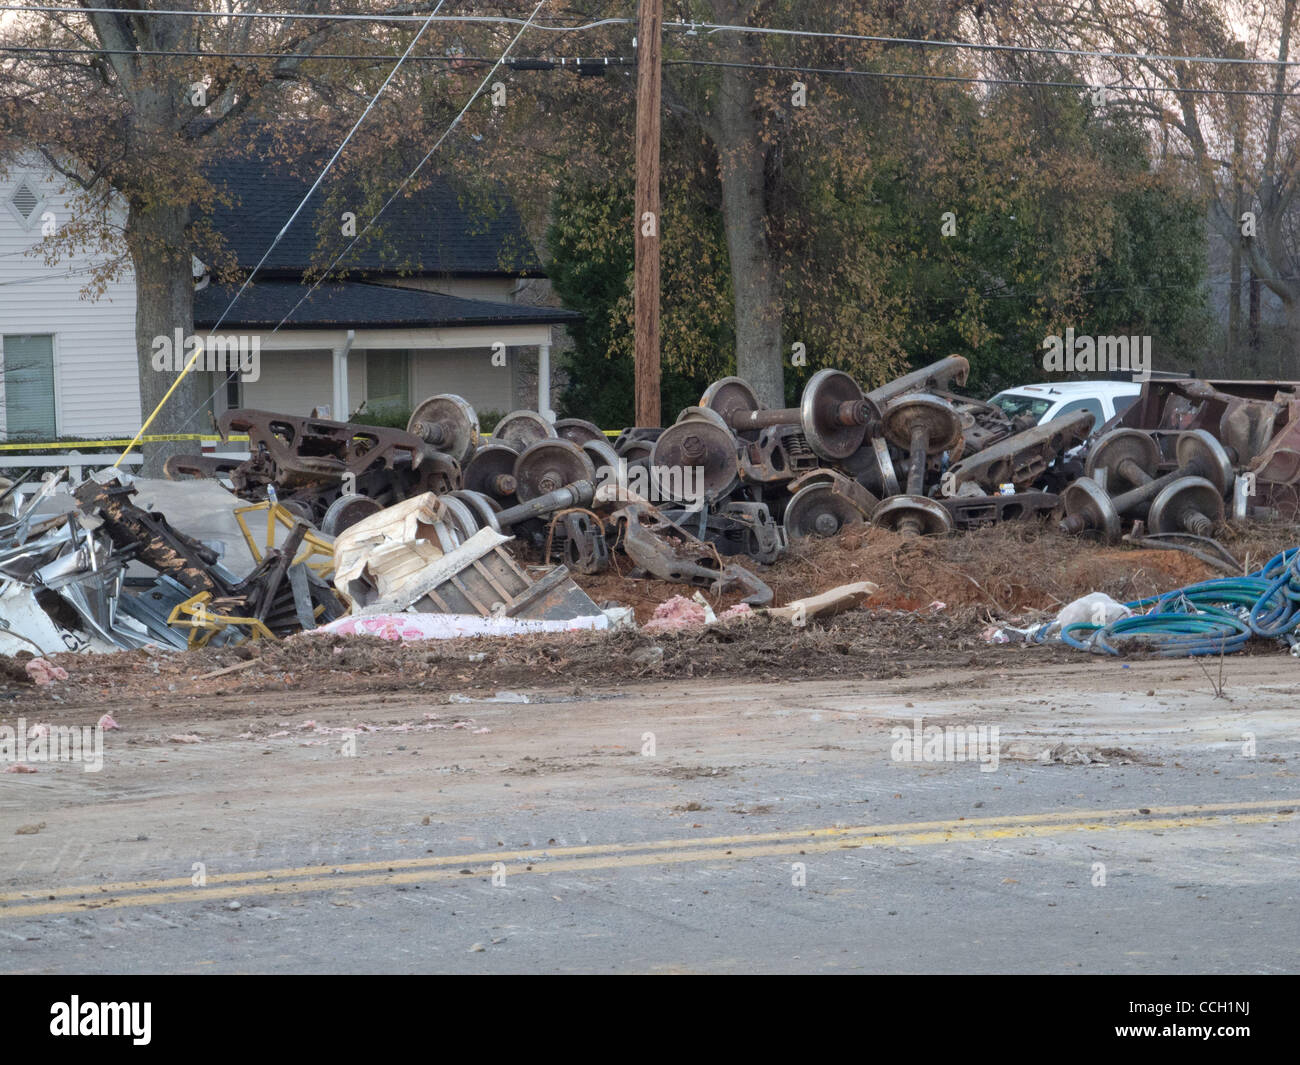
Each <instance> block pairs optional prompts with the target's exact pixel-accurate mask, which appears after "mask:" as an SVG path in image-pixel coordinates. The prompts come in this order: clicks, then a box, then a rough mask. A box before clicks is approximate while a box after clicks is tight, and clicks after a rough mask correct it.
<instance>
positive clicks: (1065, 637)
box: [1061, 547, 1300, 658]
mask: <svg viewBox="0 0 1300 1065" xmlns="http://www.w3.org/2000/svg"><path fill="white" fill-rule="evenodd" d="M1124 605H1125V606H1127V607H1128V608H1129V609H1130V610H1140V609H1142V608H1143V607H1150V608H1151V609H1149V610H1147V611H1146V612H1145V613H1142V614H1134V615H1132V616H1130V617H1126V618H1120V619H1119V620H1118V621H1113V622H1111V623H1110V624H1109V625H1092V624H1089V623H1087V622H1076V623H1075V624H1073V625H1067V626H1065V628H1063V629H1062V630H1061V640H1062V641H1063V642H1064V643H1067V644H1069V645H1070V646H1071V647H1077V648H1078V649H1079V650H1081V651H1094V652H1098V653H1103V654H1111V655H1118V654H1121V653H1123V651H1124V650H1126V649H1130V648H1131V649H1133V650H1144V651H1149V652H1151V653H1153V654H1156V655H1159V656H1161V657H1164V658H1185V657H1187V656H1190V655H1220V654H1231V653H1232V652H1234V651H1240V650H1241V649H1242V648H1243V647H1245V646H1246V644H1247V642H1249V641H1250V640H1251V638H1252V637H1256V636H1258V637H1262V638H1264V639H1273V638H1284V637H1287V636H1290V635H1291V634H1292V633H1294V632H1295V630H1296V628H1297V627H1300V547H1292V548H1289V549H1288V550H1286V551H1283V552H1281V553H1280V554H1278V555H1274V556H1273V558H1272V559H1270V560H1269V561H1268V563H1267V564H1265V565H1264V567H1263V568H1262V569H1258V570H1256V571H1255V572H1254V573H1251V574H1249V575H1248V576H1245V577H1224V578H1221V579H1219V580H1212V581H1201V582H1200V583H1199V584H1189V585H1188V586H1187V587H1185V588H1176V589H1175V590H1174V591H1172V592H1165V593H1164V594H1163V595H1155V596H1151V597H1150V598H1149V599H1138V600H1136V601H1134V602H1132V603H1125V604H1124Z"/></svg>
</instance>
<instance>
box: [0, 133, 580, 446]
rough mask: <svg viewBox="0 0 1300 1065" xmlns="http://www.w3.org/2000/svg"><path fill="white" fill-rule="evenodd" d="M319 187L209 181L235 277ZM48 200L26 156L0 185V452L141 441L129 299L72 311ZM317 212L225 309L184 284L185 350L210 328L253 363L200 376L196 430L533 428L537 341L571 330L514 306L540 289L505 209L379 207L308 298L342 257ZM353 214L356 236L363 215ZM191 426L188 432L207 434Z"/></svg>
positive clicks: (82, 301)
mask: <svg viewBox="0 0 1300 1065" xmlns="http://www.w3.org/2000/svg"><path fill="white" fill-rule="evenodd" d="M319 169H320V168H319V165H318V164H317V162H316V161H315V160H314V159H313V160H310V161H304V162H300V163H299V164H297V165H296V166H294V167H290V166H287V165H286V164H282V163H281V164H272V163H268V162H266V161H264V160H262V159H259V158H252V157H249V158H243V159H237V160H234V161H231V162H228V163H223V164H221V166H220V167H219V168H218V169H216V170H215V171H214V172H213V173H212V174H210V178H211V180H212V181H213V182H214V184H216V185H217V186H218V187H219V188H221V189H222V190H224V192H225V194H226V197H228V202H225V201H224V200H223V202H222V205H221V206H220V207H219V208H217V209H216V210H215V211H214V214H213V217H212V222H213V226H214V228H215V229H216V231H217V232H218V233H220V235H221V238H222V243H223V246H224V251H225V253H226V254H227V255H228V256H229V255H232V254H233V256H234V260H235V262H236V263H237V264H238V268H239V269H240V270H241V271H248V270H250V269H251V268H252V267H253V266H254V265H255V264H256V263H257V262H258V261H259V260H260V259H261V258H262V256H263V254H264V253H265V252H266V250H267V248H268V247H269V246H270V244H271V242H272V240H273V239H274V236H275V234H276V233H278V232H279V231H280V229H281V227H282V226H283V225H284V223H285V222H286V221H287V220H288V218H289V217H290V215H291V214H292V212H293V210H294V208H295V207H296V206H297V204H298V203H299V202H300V201H301V199H302V197H303V196H304V194H305V193H306V191H307V189H308V188H309V187H310V184H311V181H312V180H314V178H315V175H316V174H317V173H318V172H319ZM64 184H65V182H64V180H63V179H62V178H60V177H58V176H57V175H54V174H53V173H52V172H50V171H49V170H48V168H46V167H44V166H42V165H41V159H40V157H39V156H36V155H26V156H23V157H21V158H19V159H17V160H11V161H9V163H8V164H7V165H6V167H5V169H4V172H3V174H0V369H2V372H0V437H3V438H4V439H6V440H7V441H8V442H10V443H12V442H15V441H33V442H35V441H50V440H54V439H56V438H63V439H66V438H111V437H114V436H129V435H131V434H133V433H134V432H135V431H136V430H138V429H139V427H140V424H141V417H142V415H141V410H140V396H139V387H138V369H137V359H136V355H135V290H134V285H133V283H132V281H131V280H130V278H129V276H128V277H127V278H126V279H124V280H122V281H119V282H117V283H114V284H112V285H110V286H109V287H108V289H107V291H106V292H104V293H103V294H102V295H100V296H98V297H96V298H83V297H82V296H81V290H82V288H83V286H84V285H85V284H86V280H87V277H88V274H89V269H90V267H91V266H92V265H93V264H94V259H93V258H92V257H91V256H89V255H79V256H76V257H73V258H67V259H63V260H60V261H59V262H58V263H57V265H54V266H48V265H46V264H45V262H44V258H43V256H42V255H41V254H40V247H41V243H42V240H43V230H44V231H45V232H48V231H49V229H50V227H51V226H58V225H61V224H62V223H63V222H64V221H66V220H67V219H68V218H69V217H70V212H71V205H70V201H71V199H72V197H71V196H70V195H69V194H66V193H65V192H64V191H63V187H64ZM317 196H318V197H320V198H321V202H320V203H317V202H316V200H313V201H312V203H311V205H309V207H308V209H307V210H305V211H304V212H303V213H302V215H301V216H300V217H299V218H298V220H297V221H296V222H295V224H294V226H293V227H291V228H290V229H289V230H288V232H287V233H286V234H285V236H284V237H283V239H282V240H281V241H280V243H279V245H278V246H277V247H276V249H275V252H274V253H273V255H272V256H271V257H270V258H269V259H267V261H266V262H265V264H264V265H263V266H262V268H261V269H260V270H259V271H258V272H257V274H256V275H255V277H254V281H253V284H251V285H250V286H249V287H248V288H247V289H246V290H245V291H244V293H243V295H241V296H240V297H239V298H238V299H235V294H236V292H237V289H238V286H236V285H218V284H215V283H211V282H210V281H208V280H207V279H206V278H202V279H200V280H199V281H198V282H197V283H196V284H197V289H198V290H197V291H196V293H195V307H194V330H195V333H196V334H197V335H198V336H200V337H205V338H208V341H209V344H211V342H212V341H211V336H212V334H211V332H210V331H211V330H213V327H214V326H216V325H217V323H218V321H220V322H221V325H220V329H219V330H217V334H218V335H219V336H220V337H221V338H222V339H223V340H230V341H231V342H233V341H234V340H235V339H236V338H240V339H242V340H243V341H244V342H245V343H246V345H247V344H251V345H252V346H254V347H255V349H256V350H258V351H260V365H259V366H258V372H257V373H256V375H253V374H248V375H239V374H235V375H233V376H232V375H230V374H224V373H218V372H213V371H209V370H205V371H204V372H205V373H206V375H207V377H208V384H209V385H210V386H211V387H209V388H208V389H207V390H206V391H207V392H209V393H212V394H214V399H213V400H212V402H211V414H213V415H215V414H218V413H220V412H221V411H222V410H225V409H227V408H229V407H234V406H241V407H255V408H261V409H266V410H275V411H280V412H283V413H288V414H304V415H305V414H309V413H311V411H312V410H313V409H314V408H329V410H330V412H331V416H332V417H335V418H346V417H348V416H349V415H350V414H352V413H353V412H356V411H358V410H363V411H365V412H372V413H379V412H381V411H385V410H387V411H389V412H393V413H400V412H402V411H409V410H410V409H411V408H412V407H413V406H415V404H417V403H418V402H419V401H420V400H421V399H423V398H424V397H425V396H428V395H431V394H434V393H438V392H455V393H457V394H459V395H462V396H464V397H465V398H466V399H467V400H469V402H470V403H471V404H472V405H474V406H475V407H476V408H477V409H479V410H480V411H488V410H495V411H507V410H511V409H515V408H517V407H520V406H525V405H527V406H532V407H541V408H542V409H546V410H548V411H549V400H550V374H549V352H550V346H551V344H552V341H553V330H554V329H555V327H556V326H557V325H562V324H564V323H566V322H568V321H571V320H573V319H575V318H577V317H578V316H577V315H576V314H574V313H573V312H569V311H564V310H560V309H557V308H555V307H550V306H542V305H538V304H537V303H536V302H530V300H533V301H535V300H536V299H537V298H538V293H537V290H538V285H539V279H542V278H544V274H543V272H542V270H541V265H540V263H539V261H538V260H537V257H536V254H535V252H534V251H533V248H532V246H531V244H530V243H529V242H528V240H527V237H526V236H525V234H524V230H523V227H522V224H521V223H520V220H519V217H518V214H517V213H516V212H515V210H514V209H513V206H512V205H510V204H509V203H508V202H506V201H504V200H502V199H500V198H497V199H495V200H489V201H484V200H482V199H477V200H467V199H466V198H465V195H464V193H463V191H461V190H457V189H456V188H454V187H453V186H452V185H451V184H450V183H449V182H447V181H444V180H442V179H438V178H435V179H433V180H432V182H431V183H430V184H429V185H428V186H427V187H425V188H424V189H423V190H422V191H419V192H417V193H414V194H412V195H411V196H409V197H405V196H403V197H399V198H398V199H397V200H396V201H394V203H393V204H392V206H390V207H389V208H388V210H387V211H386V212H385V214H384V216H383V217H382V219H381V221H380V224H379V225H378V226H377V227H376V228H375V230H374V231H373V232H372V233H371V234H369V235H367V237H366V238H364V239H363V240H362V241H360V242H358V243H357V245H356V247H355V248H354V249H353V250H352V252H351V253H350V254H349V255H348V256H347V257H346V258H345V259H344V260H343V262H342V264H341V266H340V268H339V270H337V271H335V274H334V275H332V276H331V278H330V279H329V280H327V281H325V283H323V284H321V285H320V286H319V287H318V288H316V289H315V290H314V291H312V290H311V288H310V286H309V285H307V284H305V283H304V281H303V275H304V273H305V272H306V271H308V270H309V269H310V268H311V267H312V266H313V264H315V265H316V266H318V267H319V266H320V265H321V264H322V263H323V262H329V261H330V259H332V258H333V256H334V254H336V253H337V251H336V249H337V250H342V248H343V247H345V246H346V245H347V243H348V239H349V238H348V237H346V236H345V235H344V228H343V227H342V226H340V225H339V221H338V217H337V215H336V214H335V208H336V207H337V204H338V202H340V201H339V192H338V190H337V189H336V190H333V191H332V192H330V190H329V189H328V185H326V186H322V189H321V190H320V192H318V193H317ZM346 199H347V197H346V196H344V197H343V202H346ZM357 200H358V202H360V200H361V197H359V196H358V197H357ZM331 205H332V206H331ZM357 214H358V215H360V220H359V221H358V222H356V224H355V228H356V229H357V230H360V229H362V228H363V226H364V220H365V218H367V217H368V215H366V214H365V213H364V211H358V212H357ZM33 250H35V251H36V252H37V254H35V255H32V254H29V253H31V252H32V251H33ZM214 258H215V253H214ZM343 270H346V273H342V272H340V271H343ZM245 276H246V275H245ZM232 301H233V302H232ZM277 327H278V328H277ZM178 328H179V325H178ZM208 364H209V363H208V362H205V365H208ZM208 414H209V412H208V411H203V412H201V415H202V416H201V417H199V418H196V419H195V423H194V428H193V430H192V431H195V432H206V431H209V430H210V427H211V424H212V423H211V420H210V418H209V416H208Z"/></svg>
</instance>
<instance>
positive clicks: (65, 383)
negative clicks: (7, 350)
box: [0, 159, 140, 436]
mask: <svg viewBox="0 0 1300 1065" xmlns="http://www.w3.org/2000/svg"><path fill="white" fill-rule="evenodd" d="M33 163H34V160H30V159H28V160H23V161H19V162H14V163H10V164H9V165H8V168H7V171H6V172H5V173H4V174H3V175H2V176H0V337H2V336H3V335H4V334H5V333H50V334H53V335H54V374H55V381H56V394H55V404H54V405H55V418H56V421H57V425H58V431H59V433H60V434H61V435H63V436H115V435H128V436H129V435H131V434H132V433H134V432H135V431H136V430H137V429H138V428H139V427H140V389H139V382H138V377H137V371H136V359H135V282H134V280H133V279H130V278H128V279H126V280H124V281H121V282H118V283H116V284H113V285H111V286H110V287H109V289H108V291H107V292H106V293H105V294H104V296H102V297H100V298H99V299H97V300H94V301H91V300H88V299H85V300H83V299H81V298H80V293H81V289H82V286H83V285H84V284H85V282H86V277H87V275H86V273H85V272H84V271H85V268H86V266H87V264H88V263H90V262H91V261H92V259H91V257H90V256H86V255H78V256H75V257H73V258H69V259H65V260H62V261H60V262H59V263H58V265H56V266H53V267H50V266H46V265H45V262H44V259H43V258H41V257H40V256H28V255H24V254H23V252H25V251H27V250H28V249H30V248H31V247H33V246H34V245H36V244H39V242H40V240H41V215H42V214H43V213H44V212H45V211H52V212H53V213H54V216H55V222H56V224H62V223H64V222H66V221H67V220H68V218H69V217H70V209H69V206H68V203H69V197H67V196H65V195H63V194H62V193H61V192H60V191H59V190H60V185H61V183H60V182H58V181H55V180H54V179H52V178H50V177H49V176H48V174H46V173H45V172H44V171H43V170H42V169H41V168H40V167H38V166H35V165H33ZM24 178H25V179H26V180H27V182H28V183H29V184H30V185H32V186H33V187H34V188H36V189H37V190H38V191H39V193H40V194H41V196H42V198H43V202H42V203H41V204H40V205H39V206H38V207H37V209H36V212H35V214H34V216H33V219H32V222H31V223H30V228H29V227H28V226H25V225H24V224H23V223H22V221H21V220H20V218H19V216H18V214H17V213H16V212H15V211H14V210H13V209H11V207H10V205H9V200H10V197H11V196H12V195H13V193H14V190H15V189H16V188H17V186H18V183H19V182H20V181H21V180H23V179H24ZM2 359H3V352H0V360H2ZM3 388H4V384H3V377H2V376H0V432H3V429H4V417H5V408H4V402H3Z"/></svg>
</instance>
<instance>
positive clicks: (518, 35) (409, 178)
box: [141, 0, 546, 432]
mask: <svg viewBox="0 0 1300 1065" xmlns="http://www.w3.org/2000/svg"><path fill="white" fill-rule="evenodd" d="M545 3H546V0H538V4H537V6H536V7H535V8H533V12H532V14H531V15H530V16H529V17H528V21H526V22H524V24H523V26H521V27H520V29H519V32H518V33H516V34H515V36H514V38H513V39H512V40H511V41H510V43H509V44H508V45H506V48H505V51H503V52H502V53H501V55H500V57H499V58H498V59H497V61H496V64H495V65H494V66H493V67H492V69H491V70H489V71H488V72H487V74H486V75H485V76H484V78H483V80H482V81H481V82H479V85H478V88H476V89H475V90H474V92H473V93H472V94H471V95H470V98H469V99H468V100H466V101H465V106H464V107H462V108H461V109H460V111H459V112H458V113H457V115H456V117H455V118H453V119H452V121H451V125H449V126H448V127H447V128H446V129H445V130H444V131H443V133H442V136H440V137H439V138H438V139H437V140H436V141H434V143H433V147H431V148H430V149H429V150H428V151H427V152H426V153H425V154H424V158H423V159H421V160H420V161H419V162H418V163H416V164H415V167H414V169H412V170H411V172H410V173H409V174H407V175H406V177H405V178H403V179H402V182H401V184H399V185H398V186H397V188H396V189H394V190H393V193H392V195H391V196H389V197H388V199H387V200H385V201H384V203H383V205H382V206H381V207H380V208H379V210H378V211H376V212H375V213H374V215H373V216H372V217H371V219H370V221H369V222H367V223H366V224H365V225H364V226H363V227H362V228H361V230H360V231H359V232H358V233H357V235H356V236H354V237H353V238H352V240H351V241H350V242H349V243H348V245H347V247H345V248H344V249H343V250H342V251H341V252H339V253H338V255H336V256H335V257H334V260H333V261H332V262H331V263H330V264H329V265H328V266H327V267H326V268H325V269H324V270H323V271H321V274H320V276H319V277H318V278H317V279H316V280H315V281H314V282H312V286H311V288H309V289H308V290H307V291H306V292H305V293H304V294H303V295H302V297H301V298H300V299H299V300H298V302H297V303H295V304H294V305H293V306H292V307H290V308H289V311H288V313H287V314H285V316H284V317H283V318H281V319H280V321H279V322H277V323H276V325H275V328H273V329H272V330H271V331H270V332H269V333H267V334H266V335H267V336H268V337H269V336H274V335H275V333H276V332H278V331H279V329H280V328H281V327H282V326H283V325H284V324H285V323H286V322H287V321H288V320H289V319H290V318H292V317H293V314H294V312H295V311H297V309H298V308H299V307H301V306H302V305H303V303H304V302H306V300H308V299H309V298H310V297H311V294H312V293H313V292H315V291H316V290H317V289H318V288H319V287H320V286H321V283H322V282H323V281H324V280H325V279H326V278H327V277H328V276H329V275H330V273H331V272H332V271H333V269H334V268H335V267H336V266H337V265H338V264H339V263H340V262H341V261H342V259H343V257H344V256H345V255H347V254H348V252H350V251H351V250H352V249H353V248H354V247H356V244H357V241H359V240H360V239H361V238H362V237H364V236H365V235H366V234H367V233H368V232H369V231H370V227H371V226H373V225H374V224H375V223H376V222H377V221H379V216H380V215H382V214H383V213H384V212H385V211H386V210H388V208H389V207H390V206H391V205H392V203H393V201H394V200H396V199H397V197H398V196H400V195H401V193H402V190H403V189H405V188H406V186H407V185H409V184H410V183H411V181H412V180H413V179H414V178H415V175H416V174H418V173H419V172H420V170H421V169H423V167H424V164H425V163H427V162H428V161H429V160H430V159H431V158H433V153H434V152H436V151H437V150H438V149H439V147H441V146H442V143H443V141H445V140H446V139H447V138H448V137H449V136H451V134H452V131H453V130H455V128H456V127H457V126H458V125H460V121H461V119H463V118H464V117H465V114H466V113H467V112H468V111H469V109H470V107H471V106H472V105H473V103H474V101H475V100H477V99H478V98H479V96H480V95H481V94H482V92H483V90H484V88H486V87H487V84H488V82H490V81H491V80H492V76H493V75H494V74H495V73H496V72H497V68H498V67H500V65H501V64H502V63H504V62H505V60H506V57H507V56H508V55H509V53H510V50H511V49H512V48H513V47H514V46H515V45H516V44H517V43H518V41H519V39H520V38H521V37H522V36H523V35H524V31H525V30H527V29H528V28H529V23H530V22H531V21H532V19H534V18H536V17H537V12H539V11H540V10H541V9H542V7H543V5H545ZM440 6H441V4H440ZM304 202H306V201H305V200H304ZM286 228H287V227H286ZM268 254H269V253H268ZM250 279H251V275H250ZM247 284H248V282H247V281H245V283H244V287H247ZM240 291H241V292H242V291H243V288H241V289H240ZM235 298H236V299H238V298H239V297H238V295H236V297H235ZM231 305H232V306H233V305H234V301H233V300H232V301H231ZM226 309H227V311H228V310H229V309H230V308H229V307H227V308H226ZM224 318H225V315H224V314H223V315H222V320H224ZM220 325H221V320H218V321H217V323H216V325H214V326H213V327H212V329H210V330H208V332H209V333H211V332H215V331H216V329H217V327H218V326H220ZM236 372H238V371H236ZM234 376H235V373H231V374H228V375H227V376H226V379H225V380H224V381H222V382H221V383H220V384H218V385H217V387H216V388H215V389H214V390H213V392H212V394H211V395H210V396H208V398H207V399H206V400H204V402H203V404H202V405H201V406H199V407H197V408H196V409H195V410H193V411H192V412H191V413H190V415H189V417H187V418H186V419H185V421H183V422H182V423H181V428H184V426H186V425H188V424H189V422H190V421H191V420H192V419H193V418H194V416H195V415H196V414H198V413H199V411H201V410H204V409H206V408H207V405H208V404H209V403H211V402H212V400H213V399H214V398H216V396H217V394H218V393H219V392H220V391H221V389H222V388H224V387H225V386H226V385H227V384H228V383H229V382H230V381H231V379H232V378H233V377H234ZM141 432H143V430H141Z"/></svg>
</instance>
